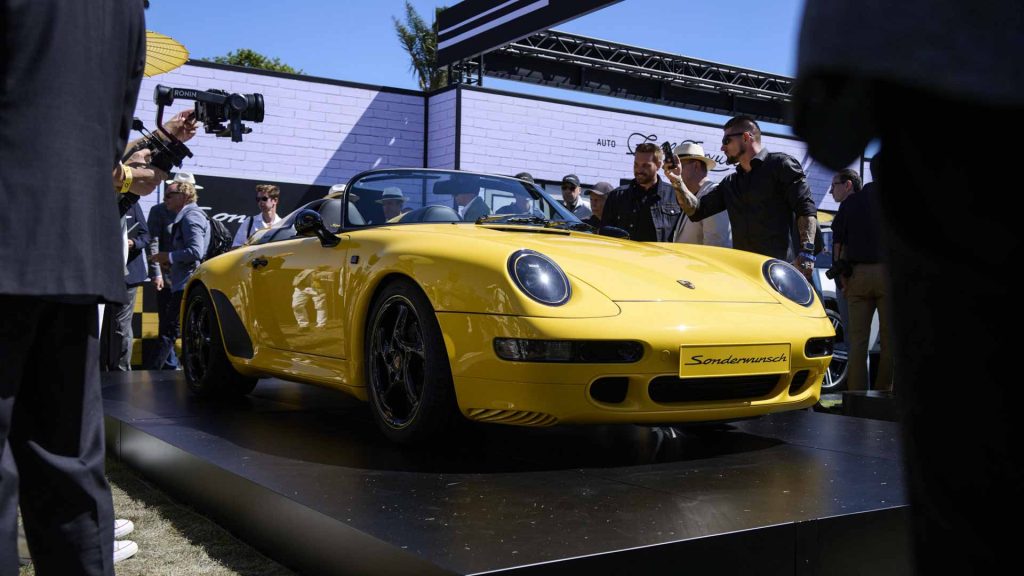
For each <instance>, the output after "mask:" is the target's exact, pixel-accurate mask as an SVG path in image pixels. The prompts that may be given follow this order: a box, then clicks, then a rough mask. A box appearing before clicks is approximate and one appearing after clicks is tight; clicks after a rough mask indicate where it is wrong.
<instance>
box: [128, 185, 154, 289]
mask: <svg viewBox="0 0 1024 576" xmlns="http://www.w3.org/2000/svg"><path fill="white" fill-rule="evenodd" d="M124 217H125V222H126V223H127V226H128V238H129V239H131V240H134V241H135V245H134V247H132V248H129V249H128V264H127V268H128V274H126V275H125V277H124V283H125V285H127V286H138V285H139V284H142V283H143V282H145V281H146V280H149V270H148V267H147V266H146V256H147V255H148V254H149V243H150V241H151V240H152V239H151V238H150V236H149V226H147V225H146V218H145V217H144V216H143V215H142V208H141V207H140V206H139V205H138V203H136V204H133V205H132V207H131V208H130V209H129V210H128V213H127V214H125V215H124Z"/></svg>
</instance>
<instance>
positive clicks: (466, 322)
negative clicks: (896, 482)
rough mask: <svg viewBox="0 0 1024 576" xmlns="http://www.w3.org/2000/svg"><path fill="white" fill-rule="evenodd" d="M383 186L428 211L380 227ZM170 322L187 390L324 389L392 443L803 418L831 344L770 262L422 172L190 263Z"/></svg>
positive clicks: (539, 194) (793, 285)
mask: <svg viewBox="0 0 1024 576" xmlns="http://www.w3.org/2000/svg"><path fill="white" fill-rule="evenodd" d="M396 188H397V189H398V190H400V191H401V192H402V194H401V195H402V196H404V197H406V198H416V199H422V200H423V202H422V204H424V205H423V206H422V207H420V208H417V209H415V210H412V211H409V212H406V213H404V214H401V215H398V216H393V217H392V218H390V219H387V220H385V219H384V218H382V217H379V214H378V212H379V208H373V207H374V206H376V204H374V203H373V199H374V198H380V197H381V196H383V195H384V194H385V191H387V194H388V195H389V197H396V196H397V191H396V190H395V189H396ZM448 196H451V199H448ZM360 199H362V202H360ZM357 203H358V204H359V205H358V206H357ZM359 206H362V207H363V210H362V213H361V212H360V207H359ZM453 206H456V208H453ZM493 207H498V208H499V209H498V210H497V213H495V214H489V213H490V212H491V210H492V208H493ZM371 210H374V212H373V213H371ZM364 213H365V214H364ZM463 217H467V219H466V220H463ZM602 232H604V233H607V232H608V231H604V230H603V231H602ZM181 312H182V348H183V351H182V355H183V365H184V371H185V376H186V379H187V381H188V384H189V386H190V388H191V389H192V390H193V391H194V392H195V393H197V394H200V395H211V396H223V395H241V394H247V393H249V392H251V391H252V389H253V387H254V386H255V385H256V382H257V379H258V378H262V377H277V378H284V379H288V380H294V381H299V382H306V383H311V384H319V385H324V386H329V387H333V388H338V389H340V390H343V391H345V392H347V393H349V394H352V395H353V396H356V397H358V398H360V399H362V400H366V401H369V404H370V407H371V411H372V414H373V417H374V419H375V420H376V422H377V423H378V425H379V427H380V429H381V430H382V431H383V432H384V434H385V435H387V436H388V437H389V438H391V439H392V440H395V441H397V442H407V443H419V442H429V441H431V440H433V439H436V438H438V437H439V435H441V434H443V433H445V432H446V431H448V430H450V429H451V428H452V427H453V425H454V424H456V423H458V422H459V421H460V420H461V419H469V420H475V421H481V422H497V423H504V424H515V425H522V426H550V425H553V424H556V423H651V424H654V423H683V422H708V421H727V420H735V419H741V418H747V417H752V416H757V415H761V414H766V413H769V412H775V411H780V410H792V409H798V408H804V407H807V406H811V405H813V404H814V403H815V402H817V400H818V396H819V394H820V391H821V382H822V376H823V375H824V374H825V371H826V369H827V367H828V364H829V360H830V358H831V354H832V339H833V336H834V332H833V329H832V325H831V323H830V322H829V321H828V319H827V318H826V315H825V311H824V309H823V308H822V305H821V303H820V301H819V300H818V297H817V296H816V295H815V293H814V291H813V289H812V288H811V286H810V285H809V284H808V283H807V282H806V281H805V280H804V278H803V276H802V275H801V274H800V273H799V272H798V271H797V270H796V269H795V268H793V267H792V266H790V265H789V264H788V263H785V262H782V261H779V260H774V259H770V258H767V257H764V256H760V255H757V254H752V253H748V252H741V251H738V250H729V249H723V248H714V247H704V246H695V245H687V244H646V243H640V242H634V241H631V240H628V239H623V238H618V237H613V236H609V235H603V234H598V233H594V231H593V230H592V229H591V228H590V227H589V226H587V225H586V224H583V223H581V222H580V221H579V220H577V219H576V218H575V217H574V216H573V215H572V214H571V213H570V212H569V211H567V210H566V209H565V208H564V207H563V206H562V205H560V204H559V203H556V202H554V201H553V200H551V198H550V197H549V196H547V195H546V194H545V193H544V192H543V190H541V189H540V188H538V187H535V186H534V185H533V184H530V183H527V182H524V181H521V180H517V179H514V178H506V177H501V176H493V175H485V174H470V173H465V172H455V171H443V170H425V169H403V170H374V171H370V172H365V173H362V174H359V175H357V176H356V177H355V178H353V179H352V181H351V182H349V184H348V186H347V188H346V189H345V191H344V193H342V194H337V195H333V196H329V197H327V198H323V199H319V200H316V201H314V202H311V203H309V204H306V205H305V206H303V207H302V208H300V209H298V210H296V211H295V212H293V213H292V214H290V215H289V216H288V217H286V218H285V219H284V220H283V221H282V222H281V223H280V224H279V225H278V226H276V227H274V228H271V229H267V230H262V231H260V232H258V233H257V234H256V235H254V236H253V237H252V238H250V239H249V242H248V243H247V244H245V245H244V246H242V247H241V248H239V249H236V250H234V251H232V252H229V253H227V254H224V255H222V256H218V257H216V258H213V259H211V260H210V261H208V262H206V263H204V264H203V265H202V266H201V267H200V268H199V270H198V272H197V273H196V274H195V275H194V277H193V278H192V279H191V281H190V283H189V284H188V285H187V287H186V293H185V295H184V298H183V303H182V311H181Z"/></svg>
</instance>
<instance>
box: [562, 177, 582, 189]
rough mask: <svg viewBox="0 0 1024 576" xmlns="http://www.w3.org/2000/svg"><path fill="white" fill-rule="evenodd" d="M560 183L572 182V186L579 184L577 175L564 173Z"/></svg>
mask: <svg viewBox="0 0 1024 576" xmlns="http://www.w3.org/2000/svg"><path fill="white" fill-rule="evenodd" d="M562 184H572V185H573V187H576V186H579V185H580V179H579V176H576V175H575V174H566V175H565V176H563V177H562Z"/></svg>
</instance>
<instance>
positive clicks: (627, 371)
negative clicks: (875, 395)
mask: <svg viewBox="0 0 1024 576" xmlns="http://www.w3.org/2000/svg"><path fill="white" fill-rule="evenodd" d="M619 307H620V308H621V309H622V313H621V314H619V315H618V316H614V317H606V318H582V319H564V318H532V317H531V318H527V317H517V316H496V315H484V314H462V313H439V314H438V320H439V322H440V325H441V329H442V332H443V333H444V335H445V346H446V348H447V350H448V354H449V360H450V362H451V366H452V376H453V381H454V384H455V391H456V396H457V398H458V403H459V407H460V409H461V411H462V413H463V414H464V415H466V417H468V418H470V419H474V420H482V421H494V422H504V423H509V424H519V425H551V424H555V423H560V422H561V423H613V422H620V423H672V422H696V421H714V420H733V419H740V418H746V417H751V416H758V415H761V414H766V413H769V412H776V411H781V410H793V409H798V408H804V407H807V406H811V405H813V404H815V403H816V402H817V401H818V397H819V395H820V392H821V380H822V377H823V375H824V373H825V370H826V369H827V367H828V363H829V361H830V359H831V357H818V358H808V357H807V356H805V354H804V347H805V345H806V342H807V340H808V339H809V338H816V337H827V336H831V335H833V332H832V326H831V324H830V323H829V322H828V320H827V319H826V318H825V317H820V318H818V317H810V316H807V317H805V316H798V315H796V314H793V313H792V312H791V311H789V310H787V309H785V308H784V307H783V306H780V305H774V304H742V303H704V302H701V303H681V302H629V303H620V304H619ZM499 337H500V338H527V339H550V340H632V341H637V342H641V343H642V344H643V346H644V356H643V358H642V359H641V360H640V361H639V362H635V363H631V364H573V363H537V362H511V361H506V360H502V359H499V358H498V357H497V355H496V353H495V351H494V345H493V342H494V339H495V338H499ZM769 343H770V344H788V345H789V350H790V359H789V366H788V370H782V371H779V370H776V371H775V372H773V373H772V374H768V375H760V376H759V377H757V378H759V380H760V382H761V385H760V387H757V388H756V389H757V392H756V393H754V394H753V395H750V394H749V393H748V392H749V390H751V388H750V387H749V386H744V385H740V386H734V385H733V384H735V383H736V380H732V381H730V380H729V379H728V378H730V377H733V376H736V377H737V379H738V380H744V379H745V378H746V379H749V378H755V376H749V375H743V376H737V375H731V374H723V375H721V376H723V377H725V379H717V380H716V379H709V378H703V377H702V378H699V380H700V381H699V382H697V381H695V380H692V379H686V380H678V381H677V382H673V380H677V379H678V378H679V376H680V350H681V348H680V347H681V346H682V345H716V346H717V345H728V346H747V345H755V344H769ZM607 378H618V379H619V380H617V382H616V385H617V386H625V390H624V394H623V397H622V399H621V401H616V402H607V401H601V400H598V399H596V398H595V397H594V396H595V393H594V385H595V383H596V382H599V381H603V382H607V380H605V379H607ZM794 378H796V379H797V381H798V383H797V385H793V383H794ZM655 379H660V382H661V383H662V384H664V383H665V382H666V381H668V384H669V386H671V387H675V388H676V389H677V390H679V391H681V392H683V396H686V395H687V394H686V393H685V392H686V390H687V388H688V387H692V386H693V385H697V386H700V387H702V388H703V389H704V390H705V391H708V390H710V391H711V392H712V394H711V396H712V397H713V399H707V398H704V399H696V400H685V401H665V400H664V399H659V398H658V396H659V395H658V394H654V395H653V396H654V397H652V393H651V392H652V388H651V383H652V381H654V380H655ZM623 382H625V384H623ZM718 382H721V383H722V386H721V388H722V389H721V390H719V391H718V392H720V393H718V394H716V393H715V392H716V388H717V387H718V386H717V384H718ZM766 382H767V385H765V383H766ZM727 383H728V384H727ZM728 386H731V389H730V390H726V387H728ZM597 395H598V396H600V395H599V394H597ZM697 396H701V395H700V394H698V395H697Z"/></svg>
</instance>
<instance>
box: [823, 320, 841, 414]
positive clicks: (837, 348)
mask: <svg viewBox="0 0 1024 576" xmlns="http://www.w3.org/2000/svg"><path fill="white" fill-rule="evenodd" d="M825 314H827V315H828V319H829V322H831V323H832V328H834V329H835V331H836V339H835V342H834V346H833V350H832V361H831V362H830V363H829V365H828V370H826V371H825V379H824V380H823V381H822V382H821V391H822V392H823V393H826V394H832V393H835V392H841V391H843V390H846V371H847V364H848V361H847V358H848V356H847V354H848V352H847V342H846V326H845V325H843V317H842V316H840V314H839V312H836V311H835V310H831V309H826V310H825Z"/></svg>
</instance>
